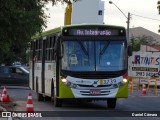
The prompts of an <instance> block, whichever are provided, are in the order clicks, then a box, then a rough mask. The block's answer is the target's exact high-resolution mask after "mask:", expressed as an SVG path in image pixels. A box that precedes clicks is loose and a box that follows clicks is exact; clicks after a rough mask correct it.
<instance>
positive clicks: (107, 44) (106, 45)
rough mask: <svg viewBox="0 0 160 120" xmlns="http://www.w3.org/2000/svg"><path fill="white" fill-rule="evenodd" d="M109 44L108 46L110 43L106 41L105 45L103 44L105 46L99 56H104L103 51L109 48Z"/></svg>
mask: <svg viewBox="0 0 160 120" xmlns="http://www.w3.org/2000/svg"><path fill="white" fill-rule="evenodd" d="M109 44H110V41H108V42H107V43H106V44H105V46H104V47H103V49H102V50H101V51H100V53H99V54H100V55H103V54H104V52H105V50H106V49H107V47H108V46H109Z"/></svg>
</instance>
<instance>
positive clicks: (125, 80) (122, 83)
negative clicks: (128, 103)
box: [118, 78, 127, 86]
mask: <svg viewBox="0 0 160 120" xmlns="http://www.w3.org/2000/svg"><path fill="white" fill-rule="evenodd" d="M125 83H127V79H126V78H123V80H122V81H121V82H119V83H118V86H123V85H124V84H125Z"/></svg>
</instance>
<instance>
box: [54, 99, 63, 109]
mask: <svg viewBox="0 0 160 120" xmlns="http://www.w3.org/2000/svg"><path fill="white" fill-rule="evenodd" d="M54 106H55V107H62V100H61V99H59V98H56V97H54Z"/></svg>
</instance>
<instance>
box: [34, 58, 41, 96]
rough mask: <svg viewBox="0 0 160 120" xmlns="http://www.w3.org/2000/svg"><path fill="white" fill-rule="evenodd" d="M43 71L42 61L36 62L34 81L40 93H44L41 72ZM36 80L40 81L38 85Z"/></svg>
mask: <svg viewBox="0 0 160 120" xmlns="http://www.w3.org/2000/svg"><path fill="white" fill-rule="evenodd" d="M41 71H42V63H41V62H38V61H37V62H36V63H35V82H34V85H35V88H36V87H38V88H36V89H37V90H38V93H42V88H41V84H42V82H41V81H42V80H41V78H42V74H41ZM36 82H38V86H36Z"/></svg>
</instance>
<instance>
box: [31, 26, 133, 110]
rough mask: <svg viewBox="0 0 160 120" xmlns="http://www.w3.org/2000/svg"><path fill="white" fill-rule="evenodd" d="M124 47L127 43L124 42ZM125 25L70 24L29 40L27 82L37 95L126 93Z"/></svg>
mask: <svg viewBox="0 0 160 120" xmlns="http://www.w3.org/2000/svg"><path fill="white" fill-rule="evenodd" d="M129 48H130V47H129ZM129 48H128V47H127V39H126V30H125V28H124V27H118V26H109V25H70V26H64V27H62V28H58V29H54V30H51V31H48V32H45V33H42V34H41V35H39V36H36V37H34V39H32V41H31V56H30V58H31V59H30V88H31V89H32V90H35V91H36V92H37V95H38V100H40V101H41V100H43V99H47V98H49V97H50V98H52V100H53V101H54V105H55V106H56V107H61V106H62V103H63V102H64V100H65V99H76V100H77V99H78V100H90V101H92V100H106V101H107V105H108V107H109V108H115V107H116V100H117V98H127V97H128V81H127V69H128V64H127V63H128V55H130V54H131V50H130V49H129Z"/></svg>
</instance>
